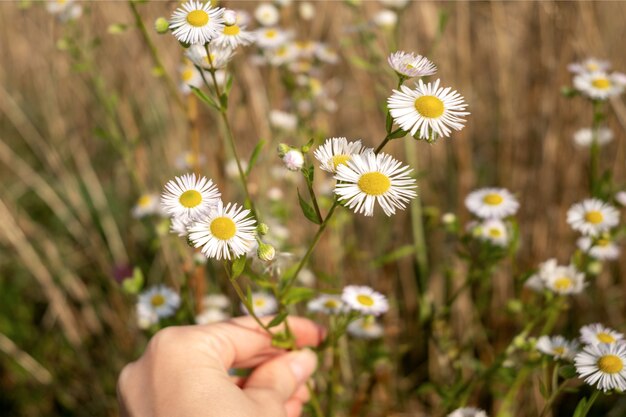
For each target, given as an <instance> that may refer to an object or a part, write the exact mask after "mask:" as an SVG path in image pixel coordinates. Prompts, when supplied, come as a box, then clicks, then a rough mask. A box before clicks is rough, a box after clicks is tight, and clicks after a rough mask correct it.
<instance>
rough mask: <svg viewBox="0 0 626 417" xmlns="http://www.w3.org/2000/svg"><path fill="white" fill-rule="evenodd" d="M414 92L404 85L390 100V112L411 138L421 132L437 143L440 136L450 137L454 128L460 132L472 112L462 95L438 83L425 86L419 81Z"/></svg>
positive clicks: (388, 100)
mask: <svg viewBox="0 0 626 417" xmlns="http://www.w3.org/2000/svg"><path fill="white" fill-rule="evenodd" d="M415 86H416V88H415V89H414V90H412V89H410V88H409V87H407V86H405V85H401V86H400V90H393V94H392V95H391V97H389V98H388V99H387V104H388V107H389V112H390V113H391V117H393V119H394V120H395V122H396V123H397V124H398V125H399V126H400V127H401V128H402V129H403V130H405V131H407V132H409V133H410V134H411V136H415V135H416V134H417V133H418V132H419V137H420V138H421V139H426V140H434V139H435V138H436V137H437V136H441V137H448V136H450V133H451V132H452V131H451V129H455V130H461V129H463V125H464V123H465V119H463V118H462V117H463V116H467V115H468V114H469V113H468V112H466V111H464V110H465V108H466V107H467V104H466V103H465V101H464V99H463V96H461V95H460V94H459V93H457V92H456V91H454V90H452V89H451V88H450V87H447V88H444V87H440V86H439V80H437V81H435V83H434V84H433V83H428V84H425V83H424V82H423V81H422V80H418V82H417V84H415Z"/></svg>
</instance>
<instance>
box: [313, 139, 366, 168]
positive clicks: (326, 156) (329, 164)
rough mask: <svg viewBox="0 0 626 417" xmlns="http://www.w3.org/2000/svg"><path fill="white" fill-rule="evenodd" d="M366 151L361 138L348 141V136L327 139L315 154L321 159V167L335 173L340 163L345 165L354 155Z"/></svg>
mask: <svg viewBox="0 0 626 417" xmlns="http://www.w3.org/2000/svg"><path fill="white" fill-rule="evenodd" d="M363 151H365V148H364V147H363V145H362V144H361V141H360V140H356V141H354V142H348V140H347V139H346V138H330V139H326V141H325V142H324V144H323V145H322V146H320V147H318V148H317V149H316V150H315V152H314V153H313V155H314V156H315V158H316V159H317V160H318V161H320V163H321V165H320V169H321V170H323V171H326V172H331V173H333V174H335V173H336V172H337V167H338V166H339V165H345V164H346V163H347V162H348V161H350V160H351V159H352V155H355V154H360V153H362V152H363Z"/></svg>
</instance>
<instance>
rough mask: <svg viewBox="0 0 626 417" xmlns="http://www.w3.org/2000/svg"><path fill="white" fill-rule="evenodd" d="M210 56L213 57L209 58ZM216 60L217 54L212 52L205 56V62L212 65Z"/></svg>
mask: <svg viewBox="0 0 626 417" xmlns="http://www.w3.org/2000/svg"><path fill="white" fill-rule="evenodd" d="M209 58H211V59H210V60H209ZM213 62H215V54H210V55H207V56H205V57H204V63H205V64H207V65H212V63H213Z"/></svg>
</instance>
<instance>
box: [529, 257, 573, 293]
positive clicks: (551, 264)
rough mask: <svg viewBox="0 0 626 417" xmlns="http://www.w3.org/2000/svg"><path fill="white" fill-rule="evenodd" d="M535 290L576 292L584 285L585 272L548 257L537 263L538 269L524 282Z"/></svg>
mask: <svg viewBox="0 0 626 417" xmlns="http://www.w3.org/2000/svg"><path fill="white" fill-rule="evenodd" d="M524 285H526V286H527V287H529V288H531V289H533V290H535V291H543V290H544V289H549V290H550V291H552V292H554V293H556V294H561V295H567V294H578V293H580V292H582V290H583V289H584V287H585V274H583V273H582V272H579V271H578V270H577V269H576V267H575V266H573V265H569V266H561V265H558V264H557V261H556V259H549V260H547V261H546V262H544V263H542V264H540V265H539V271H537V273H536V274H534V275H532V276H531V277H530V278H529V279H528V281H526V283H525V284H524Z"/></svg>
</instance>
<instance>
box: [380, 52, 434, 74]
mask: <svg viewBox="0 0 626 417" xmlns="http://www.w3.org/2000/svg"><path fill="white" fill-rule="evenodd" d="M387 62H388V63H389V66H390V67H391V68H392V69H393V70H394V71H395V72H397V73H398V74H399V75H401V76H403V77H405V78H413V77H425V76H427V75H433V74H434V73H436V72H437V67H436V66H435V64H433V63H432V62H431V61H430V60H429V59H428V58H426V57H423V56H421V55H416V54H414V53H412V52H411V53H407V52H404V51H398V52H394V53H393V54H391V55H389V57H388V58H387Z"/></svg>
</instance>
